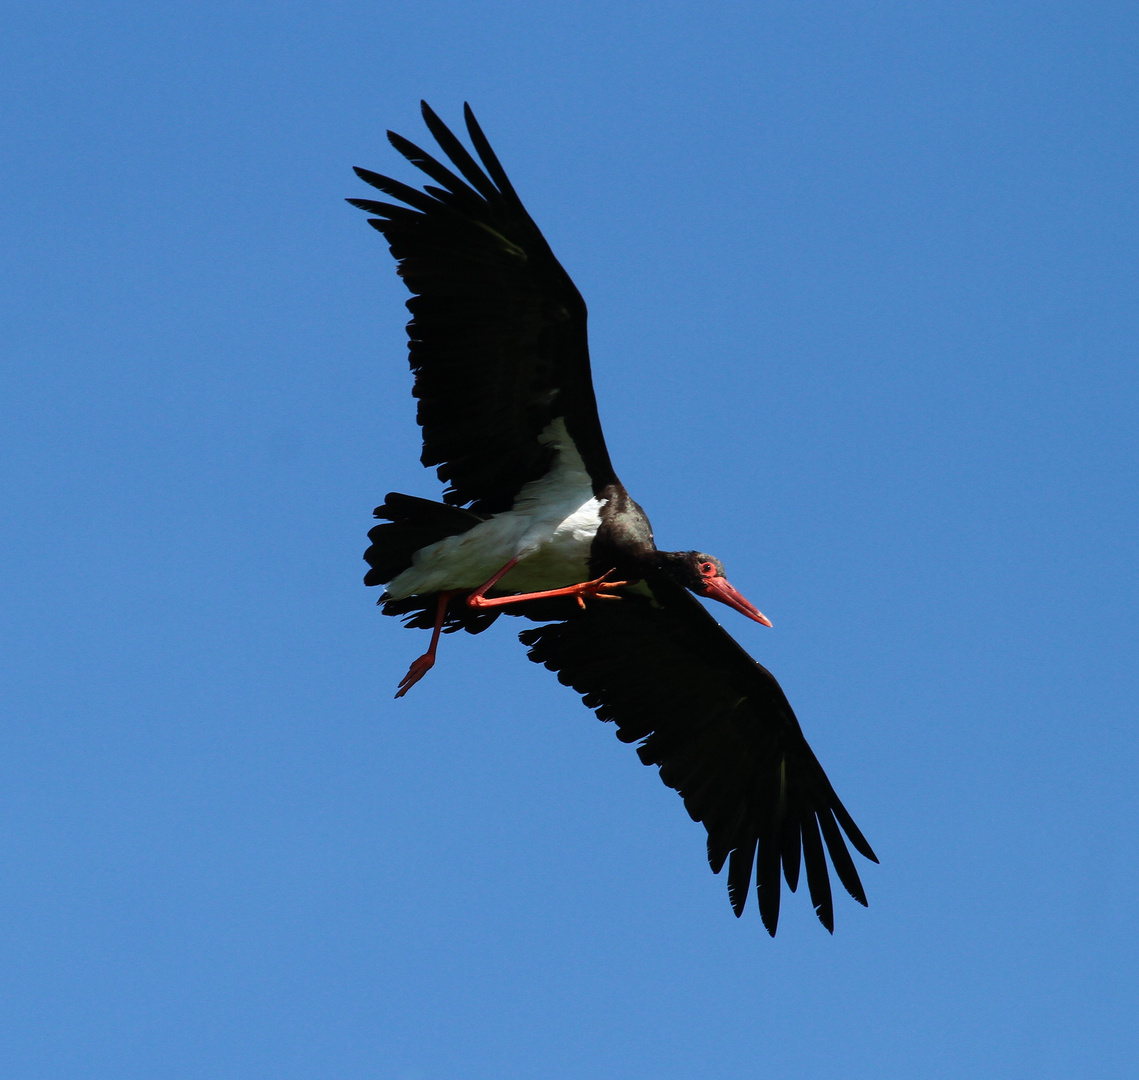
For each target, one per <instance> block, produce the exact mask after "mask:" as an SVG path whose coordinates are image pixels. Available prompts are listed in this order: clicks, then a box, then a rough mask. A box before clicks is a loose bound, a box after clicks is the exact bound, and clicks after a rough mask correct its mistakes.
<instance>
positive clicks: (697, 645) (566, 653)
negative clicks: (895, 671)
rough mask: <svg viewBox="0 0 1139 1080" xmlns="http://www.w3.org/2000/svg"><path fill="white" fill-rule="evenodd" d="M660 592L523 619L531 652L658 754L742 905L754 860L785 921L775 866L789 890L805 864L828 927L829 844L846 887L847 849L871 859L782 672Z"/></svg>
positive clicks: (861, 896) (760, 894)
mask: <svg viewBox="0 0 1139 1080" xmlns="http://www.w3.org/2000/svg"><path fill="white" fill-rule="evenodd" d="M646 583H647V584H648V586H649V588H650V590H651V592H652V594H653V598H652V599H649V598H648V597H645V596H637V595H626V596H623V597H622V599H621V600H620V601H619V602H613V601H610V602H606V603H592V604H589V605H588V606H587V607H586V610H584V611H578V612H576V613H574V614H570V615H569V616H568V617H567V618H565V619H564V621H562V622H556V623H551V624H549V625H546V626H541V627H536V628H534V629H530V630H525V631H523V632H522V634H521V639H522V642H523V644H525V645H528V646H530V653H529V656H530V659H531V660H534V661H535V662H536V663H539V664H544V665H545V666H546V667H547V668H549V669H550V670H551V671H555V672H557V675H558V679H559V680H560V681H561V682H562V683H564V684H566V685H567V686H572V687H573V688H574V689H575V690H576V691H578V693H580V694H581V695H582V696H583V698H584V701H585V704H586V705H588V706H589V707H590V708H591V709H593V710H594V711H595V712H596V713H597V715H598V717H599V718H600V719H602V720H607V721H610V720H611V721H614V722H615V723H616V724H617V737H618V738H619V739H621V741H622V742H629V743H632V742H639V743H640V745H639V746H638V747H637V753H638V754H639V755H640V758H641V761H642V762H644V764H646V765H656V766H658V767H659V769H660V776H661V779H662V780H663V781H664V782H665V783H666V784H667V785H668V786H669V787H671V788H674V789H675V790H676V791H678V792H679V793H680V796H681V797H682V798H683V799H684V805H685V807H686V809H687V810H688V813H689V814H690V815H691V816H692V818H693V819H694V820H696V821H701V822H703V823H704V826H705V828H706V829H707V830H708V861H709V862H710V863H711V866H712V870H713V871H714V872H715V873H717V874H718V873H719V872H720V870H721V869H722V868H723V866H724V863H725V862H727V863H728V896H729V899H730V900H731V903H732V908H733V909H734V910H735V913H736V914H737V915H739V914H740V913H741V912H742V911H743V908H744V903H745V901H746V899H747V892H748V888H749V886H750V884H751V879H752V870H753V867H754V870H755V882H756V893H757V898H758V901H759V913H760V916H761V917H762V919H763V925H764V926H765V927H766V928H767V930H768V933H770V934H771V935H772V936H773V937H774V935H775V929H776V926H777V924H778V921H779V895H780V881H779V877H780V870H781V869H782V873H783V876H784V877H785V878H786V879H787V884H788V885H789V886H790V888H791V891H792V892H794V891H795V888H796V886H797V885H798V881H799V868H800V862H802V865H803V866H804V867H805V869H806V874H807V888H808V890H809V891H810V894H811V901H812V903H813V904H814V906H815V912H816V913H817V915H818V917H819V920H820V921H821V922H822V924H823V925H824V926H825V927H826V928H827V929H828V930H830V931H832V932H833V930H834V910H833V905H832V901H831V887H830V876H829V873H828V871H827V862H826V857H825V856H824V854H823V850H824V846H825V848H826V851H828V852H829V853H830V861H831V863H832V865H833V866H834V869H835V872H836V873H837V875H838V878H839V880H840V881H841V882H842V883H843V885H844V886H845V887H846V890H847V892H849V893H850V895H851V896H853V897H854V899H855V900H857V901H858V902H859V903H860V904H863V905H865V904H866V894H865V893H864V892H863V889H862V883H861V882H860V881H859V879H858V871H857V870H856V869H855V866H854V861H853V859H852V858H851V856H850V852H849V851H848V850H847V847H846V842H845V841H844V839H843V833H844V832H845V834H846V836H847V837H848V838H849V840H850V842H851V844H853V845H854V847H855V849H856V850H857V851H859V852H861V853H862V854H863V855H864V856H866V858H868V859H871V860H873V861H874V862H877V861H878V859H877V857H876V856H875V854H874V852H873V850H871V847H870V845H869V844H868V843H867V842H866V839H865V837H864V836H863V835H862V833H861V832H860V831H859V828H858V826H857V825H855V823H854V821H853V819H852V818H851V816H850V814H848V813H847V811H846V808H845V807H844V806H843V805H842V803H841V802H840V801H839V798H838V796H837V795H836V794H835V792H834V788H832V787H831V784H830V781H829V780H828V779H827V776H826V773H824V772H823V769H822V766H821V765H820V764H819V762H818V760H817V759H816V758H815V755H814V753H813V752H812V751H811V748H810V747H809V746H808V745H807V741H806V739H805V738H804V737H803V732H802V730H801V729H800V727H799V722H798V721H797V720H796V719H795V714H794V712H793V711H792V709H791V706H790V705H789V704H788V702H787V698H786V697H785V696H784V694H783V691H782V690H781V689H780V687H779V684H778V683H777V682H776V681H775V678H774V676H772V674H771V673H770V672H769V671H768V670H767V669H766V668H764V667H762V666H761V665H759V664H757V663H756V662H755V661H754V660H753V659H752V658H751V657H750V656H748V654H747V653H746V652H744V650H743V649H742V648H740V646H739V645H738V644H737V643H736V642H735V641H734V640H733V639H732V637H731V636H730V635H729V634H728V633H727V632H726V631H725V630H723V629H722V628H721V627H720V626H719V624H718V623H717V622H716V621H715V619H713V618H712V616H711V615H709V614H708V612H707V611H705V610H704V608H703V606H702V605H701V604H700V602H699V601H698V600H697V599H696V598H695V597H694V596H692V594H691V593H689V592H688V591H687V590H686V589H684V588H682V587H681V586H679V585H677V584H675V583H673V582H671V581H669V580H668V579H666V578H660V579H649V580H647V582H646Z"/></svg>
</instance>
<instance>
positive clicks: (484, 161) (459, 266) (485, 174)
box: [348, 103, 614, 514]
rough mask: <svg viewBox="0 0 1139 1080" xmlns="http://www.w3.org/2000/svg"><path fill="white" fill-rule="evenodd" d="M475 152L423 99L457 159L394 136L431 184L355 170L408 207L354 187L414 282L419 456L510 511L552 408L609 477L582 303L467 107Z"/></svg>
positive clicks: (457, 498)
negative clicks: (444, 158) (442, 159)
mask: <svg viewBox="0 0 1139 1080" xmlns="http://www.w3.org/2000/svg"><path fill="white" fill-rule="evenodd" d="M464 110H465V117H466V123H467V132H468V134H469V135H470V139H471V143H472V144H473V146H474V148H475V152H476V153H477V154H478V159H479V160H478V161H476V160H475V158H474V157H473V156H472V155H471V154H470V153H469V152H468V151H467V149H466V148H465V147H464V146H463V144H462V143H461V142H460V141H459V140H458V139H457V138H456V137H455V135H454V134H453V133H452V132H451V131H450V130H449V129H448V128H447V127H446V125H445V124H444V123H443V122H442V121H441V120H440V119H439V118H438V117H437V116H436V115H435V113H434V112H432V111H431V109H430V108H428V106H427V104H426V103H423V118H424V120H425V121H426V122H427V127H428V128H429V130H430V131H431V134H432V135H433V136H434V137H435V140H436V142H438V144H439V146H440V148H441V149H442V150H443V152H444V154H446V156H447V158H449V159H450V163H451V165H452V166H453V168H454V169H455V170H457V174H456V172H455V171H452V169H450V168H448V167H447V166H445V165H443V164H441V163H440V162H439V161H438V160H436V159H435V158H433V157H432V156H431V155H430V154H427V153H426V152H424V151H423V150H421V149H420V148H419V147H417V146H415V145H414V144H413V143H411V142H408V140H407V139H404V138H403V137H402V136H400V135H396V134H393V133H392V132H388V138H389V139H390V140H391V143H392V145H393V146H394V147H395V148H396V149H397V150H398V151H399V152H400V153H401V154H403V155H404V157H406V158H407V159H408V160H409V161H410V162H411V163H412V164H413V165H415V166H417V167H418V168H419V169H421V170H422V171H423V172H424V173H426V174H427V176H428V177H430V178H431V180H433V181H434V182H435V185H439V186H434V185H431V184H428V185H425V186H424V188H423V190H422V191H420V190H418V189H416V188H413V187H409V186H408V185H406V184H402V183H400V182H399V181H398V180H392V179H390V178H389V177H386V176H379V175H377V174H376V173H373V172H369V171H367V170H366V169H357V170H356V173H357V174H358V175H359V176H360V178H361V179H363V180H365V181H367V182H368V183H369V184H371V185H372V186H373V187H376V188H379V189H380V191H382V192H384V193H385V194H387V195H389V196H390V197H392V198H393V199H396V200H398V201H399V202H400V203H403V204H405V205H402V206H400V205H395V204H393V203H387V202H375V201H373V200H371V199H349V200H348V201H349V202H350V203H352V204H353V205H354V206H358V207H359V208H360V209H361V210H366V211H367V212H368V213H370V214H374V215H376V216H375V217H374V218H372V219H371V224H372V225H374V226H375V227H376V228H377V229H378V230H379V231H380V232H382V233H383V234H384V236H385V237H386V238H387V240H388V242H389V243H390V245H391V252H392V254H393V255H394V256H395V257H396V259H397V260H398V262H399V273H400V276H401V277H402V278H403V280H404V282H405V283H406V284H407V287H408V288H409V289H410V290H411V292H412V293H413V294H414V295H413V296H412V298H411V299H410V300H409V301H408V302H407V306H408V309H409V310H410V311H411V314H412V320H411V322H410V323H408V326H407V332H408V337H409V339H410V346H409V347H410V360H411V369H412V371H414V372H415V389H414V391H413V393H414V394H415V396H416V397H417V398H418V399H419V411H418V419H419V423H420V425H421V427H422V428H423V455H422V458H421V460H422V462H423V464H424V465H428V466H430V465H435V466H438V474H439V479H440V480H442V481H444V482H445V483H447V484H448V485H449V486H448V488H447V491H446V492H445V494H444V499H445V501H446V502H448V503H450V504H451V505H455V506H467V505H469V506H470V508H471V509H473V510H475V511H477V512H480V513H491V514H494V513H499V512H501V511H503V510H509V509H510V507H511V506H512V505H513V502H514V496H515V495H516V494H517V493H518V490H519V489H520V488H521V487H522V485H523V484H525V483H527V482H529V481H531V480H536V479H538V478H539V477H541V476H543V475H544V474H545V473H546V471H547V469H548V468H549V466H550V463H551V455H552V452H553V451H552V450H551V448H550V447H549V446H548V445H547V444H546V442H545V441H542V440H540V438H539V437H540V436H541V435H542V433H543V431H545V430H546V428H547V427H548V426H549V425H550V423H551V422H552V421H554V420H555V419H557V418H558V417H562V418H564V420H565V425H566V430H567V431H568V433H569V435H570V437H571V439H572V440H573V441H574V444H575V445H576V447H577V450H578V452H579V453H580V454H581V457H582V460H583V461H584V463H585V466H586V469H587V471H588V472H589V474H590V477H591V479H592V480H593V484H594V488H595V490H600V489H601V488H602V487H604V486H605V485H606V484H608V483H610V482H611V481H612V480H613V478H614V477H613V469H612V466H611V465H610V463H609V455H608V452H607V451H606V449H605V440H604V438H603V437H602V433H601V424H600V421H599V420H598V417H597V406H596V402H595V400H594V396H593V382H592V379H591V377H590V370H589V349H588V345H587V340H586V326H585V323H586V310H585V303H584V301H583V300H582V298H581V295H580V294H579V293H578V291H577V289H576V288H575V287H574V284H573V282H572V281H571V280H570V278H569V275H568V274H567V273H566V272H565V270H563V269H562V267H561V265H560V264H559V263H558V261H557V259H555V258H554V255H553V252H551V251H550V247H549V245H548V244H547V243H546V241H545V238H544V237H543V236H542V234H541V232H539V230H538V227H537V226H536V225H535V224H534V222H533V221H532V220H531V218H530V215H529V214H528V213H527V212H526V210H525V208H524V207H523V206H522V203H521V201H520V200H519V198H518V195H517V194H516V193H515V191H514V188H513V187H512V186H511V183H510V181H509V180H508V179H507V176H506V173H505V172H504V171H503V169H502V166H501V165H500V164H499V162H498V158H497V157H496V156H495V154H494V151H493V150H491V148H490V144H489V143H488V142H487V140H486V136H485V135H483V133H482V130H481V129H480V128H479V126H478V124H477V123H476V121H475V118H474V115H473V114H472V112H471V110H470V107H469V106H465V107H464Z"/></svg>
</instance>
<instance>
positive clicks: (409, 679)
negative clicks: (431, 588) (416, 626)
mask: <svg viewBox="0 0 1139 1080" xmlns="http://www.w3.org/2000/svg"><path fill="white" fill-rule="evenodd" d="M454 595H455V593H454V591H451V592H441V593H440V594H439V604H438V606H437V607H436V608H435V629H434V630H432V631H431V645H430V646H429V647H428V649H427V652H425V653H424V654H423V655H422V656H421V657H419V658H418V659H417V660H413V661H412V662H411V667H409V668H408V669H407V674H406V675H405V676H404V677H403V678H402V679H400V681H399V689H398V690H397V691H396V695H395V696H396V697H397V698H401V697H403V695H404V694H406V693H407V692H408V690H410V689H411V688H412V687H413V686H414V685H415V684H416V683H417V682H419V680H420V679H422V678H423V676H424V675H426V674H427V673H428V672H429V671H430V670H431V668H432V667H433V666H434V664H435V650H436V649H437V648H438V647H439V634H440V632H441V631H442V629H443V618H444V616H445V615H446V614H447V604H448V603H449V601H450V599H451V597H452V596H454Z"/></svg>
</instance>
